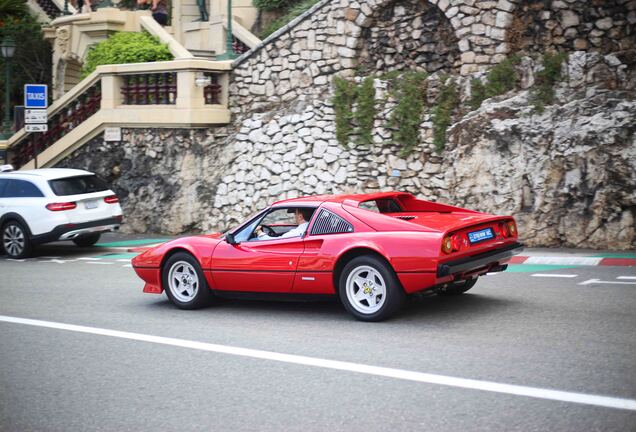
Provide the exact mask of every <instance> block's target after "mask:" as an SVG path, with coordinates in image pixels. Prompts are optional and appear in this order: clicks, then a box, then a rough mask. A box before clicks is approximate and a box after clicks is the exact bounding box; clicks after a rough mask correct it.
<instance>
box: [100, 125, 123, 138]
mask: <svg viewBox="0 0 636 432" xmlns="http://www.w3.org/2000/svg"><path fill="white" fill-rule="evenodd" d="M104 141H121V128H118V127H108V128H106V129H104Z"/></svg>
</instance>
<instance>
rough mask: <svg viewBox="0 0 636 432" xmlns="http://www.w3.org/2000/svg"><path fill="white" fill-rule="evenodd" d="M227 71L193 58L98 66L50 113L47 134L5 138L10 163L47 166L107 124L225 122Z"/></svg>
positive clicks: (201, 124) (222, 64)
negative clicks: (6, 139) (7, 139)
mask: <svg viewBox="0 0 636 432" xmlns="http://www.w3.org/2000/svg"><path fill="white" fill-rule="evenodd" d="M229 71H230V63H229V62H210V61H205V60H197V59H190V60H178V61H177V60H175V61H168V62H156V63H135V64H125V65H106V66H99V67H98V68H97V70H96V71H95V72H94V73H92V74H91V75H90V76H88V77H87V78H86V79H84V80H83V81H82V82H81V83H80V84H78V85H77V86H76V87H75V88H73V90H72V91H71V92H69V93H67V94H66V95H64V96H63V97H62V98H61V99H59V100H58V101H56V102H55V103H54V104H53V105H52V106H51V107H50V108H49V109H48V116H49V123H48V129H49V130H48V131H47V132H45V133H27V132H25V131H24V129H23V130H21V131H19V132H18V133H16V134H15V135H14V136H13V137H12V138H11V139H9V141H8V142H7V146H8V152H9V155H8V160H9V161H10V162H11V163H13V164H14V165H15V166H16V167H23V166H24V167H36V166H38V165H39V166H48V165H50V164H53V163H55V162H56V161H58V160H60V159H61V158H63V157H64V156H65V155H66V154H68V153H69V152H71V151H73V150H75V149H77V148H78V147H79V146H81V145H82V144H83V143H84V142H86V141H88V140H90V139H91V138H92V137H94V136H95V135H96V134H97V133H99V132H101V130H103V129H104V127H106V126H108V125H114V126H122V125H125V126H131V127H153V126H154V127H204V126H212V125H224V124H227V123H229V121H230V113H229V110H228V91H227V89H228V81H229V78H228V74H229ZM36 155H37V156H38V158H37V159H38V160H37V161H36V160H35V156H36Z"/></svg>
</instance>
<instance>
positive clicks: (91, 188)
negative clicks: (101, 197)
mask: <svg viewBox="0 0 636 432" xmlns="http://www.w3.org/2000/svg"><path fill="white" fill-rule="evenodd" d="M49 185H50V186H51V189H52V190H53V193H54V194H55V195H57V196H65V195H81V194H86V193H92V192H102V191H105V190H108V185H107V184H106V182H104V180H102V179H100V178H99V177H97V176H96V175H94V174H91V175H85V176H77V177H67V178H61V179H56V180H50V181H49Z"/></svg>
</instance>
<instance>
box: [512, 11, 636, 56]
mask: <svg viewBox="0 0 636 432" xmlns="http://www.w3.org/2000/svg"><path fill="white" fill-rule="evenodd" d="M635 34H636V2H635V1H633V0H614V1H607V0H568V1H564V0H562V1H560V0H553V1H545V0H529V1H522V2H520V3H519V5H518V6H517V9H516V11H515V13H514V19H513V22H512V24H511V26H510V29H509V30H508V35H507V38H508V40H509V42H510V45H511V49H512V50H513V51H521V52H523V53H537V52H539V53H541V52H544V51H546V50H547V49H556V50H560V51H580V50H593V51H599V52H601V53H603V54H608V53H613V52H619V51H624V50H628V49H633V48H634V37H635Z"/></svg>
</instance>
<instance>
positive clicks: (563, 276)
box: [530, 273, 578, 278]
mask: <svg viewBox="0 0 636 432" xmlns="http://www.w3.org/2000/svg"><path fill="white" fill-rule="evenodd" d="M530 276H534V277H547V278H549V277H553V278H575V277H577V276H578V275H573V274H551V273H534V274H531V275H530Z"/></svg>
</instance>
